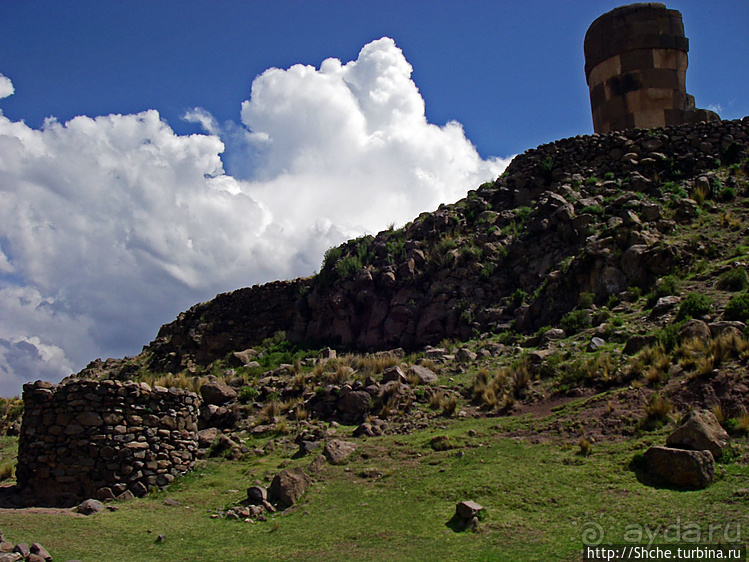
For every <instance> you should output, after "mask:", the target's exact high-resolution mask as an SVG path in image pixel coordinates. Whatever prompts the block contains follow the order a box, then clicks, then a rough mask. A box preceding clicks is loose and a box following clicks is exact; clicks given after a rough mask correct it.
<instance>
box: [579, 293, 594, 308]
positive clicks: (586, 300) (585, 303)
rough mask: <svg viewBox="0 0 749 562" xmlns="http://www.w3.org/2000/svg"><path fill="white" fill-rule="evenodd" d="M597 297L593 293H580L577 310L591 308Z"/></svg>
mask: <svg viewBox="0 0 749 562" xmlns="http://www.w3.org/2000/svg"><path fill="white" fill-rule="evenodd" d="M595 297H596V296H595V295H594V294H593V293H580V296H579V297H578V299H577V308H590V307H591V306H593V300H594V299H595Z"/></svg>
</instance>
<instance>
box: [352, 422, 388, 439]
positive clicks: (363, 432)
mask: <svg viewBox="0 0 749 562" xmlns="http://www.w3.org/2000/svg"><path fill="white" fill-rule="evenodd" d="M378 435H382V430H381V429H380V428H379V427H377V426H376V425H372V424H371V423H367V422H364V423H363V424H361V425H360V426H359V427H357V428H356V429H355V430H354V433H353V436H354V437H377V436H378Z"/></svg>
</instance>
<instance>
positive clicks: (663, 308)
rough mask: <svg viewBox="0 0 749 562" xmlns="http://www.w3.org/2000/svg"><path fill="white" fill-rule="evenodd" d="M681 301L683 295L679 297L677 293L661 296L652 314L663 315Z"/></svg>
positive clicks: (654, 315)
mask: <svg viewBox="0 0 749 562" xmlns="http://www.w3.org/2000/svg"><path fill="white" fill-rule="evenodd" d="M679 301H681V297H677V296H676V295H669V296H666V297H661V298H659V299H658V302H656V303H655V306H654V307H653V310H652V311H651V312H650V315H651V316H653V317H656V316H663V315H664V314H666V313H667V312H669V311H670V310H672V309H673V308H674V307H675V306H676V305H677V304H679Z"/></svg>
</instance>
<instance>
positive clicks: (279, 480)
mask: <svg viewBox="0 0 749 562" xmlns="http://www.w3.org/2000/svg"><path fill="white" fill-rule="evenodd" d="M309 485H310V477H309V476H307V475H306V474H305V473H304V471H303V470H302V469H300V468H287V469H284V470H282V471H281V472H279V473H278V474H276V476H275V477H274V478H273V481H272V482H271V483H270V488H268V499H269V500H270V501H271V502H275V503H277V504H278V505H280V506H281V507H291V506H292V505H294V504H295V503H297V502H298V501H299V499H300V498H301V497H302V496H303V495H304V492H306V491H307V488H308V487H309Z"/></svg>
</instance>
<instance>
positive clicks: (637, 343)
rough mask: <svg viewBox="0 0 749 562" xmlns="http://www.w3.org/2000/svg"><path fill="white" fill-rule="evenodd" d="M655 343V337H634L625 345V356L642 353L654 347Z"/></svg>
mask: <svg viewBox="0 0 749 562" xmlns="http://www.w3.org/2000/svg"><path fill="white" fill-rule="evenodd" d="M654 343H655V336H641V335H637V336H632V337H631V338H629V339H628V340H627V343H626V344H625V345H624V350H623V351H622V353H623V354H624V355H634V354H635V353H637V352H639V351H642V350H643V349H644V348H645V347H647V346H649V345H653V344H654Z"/></svg>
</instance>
